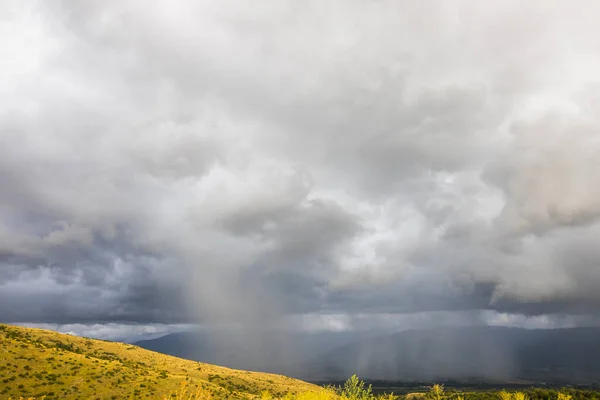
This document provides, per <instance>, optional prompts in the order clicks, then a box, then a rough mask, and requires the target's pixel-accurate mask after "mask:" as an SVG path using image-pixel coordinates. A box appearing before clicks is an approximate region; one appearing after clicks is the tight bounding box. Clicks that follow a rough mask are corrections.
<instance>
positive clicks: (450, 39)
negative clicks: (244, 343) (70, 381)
mask: <svg viewBox="0 0 600 400" xmlns="http://www.w3.org/2000/svg"><path fill="white" fill-rule="evenodd" d="M2 8H3V10H2V15H4V16H5V17H4V18H3V19H2V20H1V21H0V29H1V30H2V32H8V33H7V34H6V35H0V48H1V49H2V50H3V54H8V55H9V56H8V57H7V60H9V61H7V62H6V63H3V65H2V66H0V76H2V78H0V93H1V94H0V110H2V111H0V188H1V190H0V320H3V321H13V322H14V321H17V322H18V321H21V322H23V321H25V322H38V323H42V322H44V323H57V324H68V323H84V322H85V323H86V324H92V323H95V322H101V323H109V322H120V323H123V324H125V325H126V324H128V323H143V324H151V323H165V324H172V323H183V322H198V321H203V322H206V321H216V320H219V321H223V320H224V321H235V320H237V321H239V320H244V321H253V320H260V321H261V322H260V323H261V324H263V323H267V322H266V321H268V322H269V323H274V324H277V323H279V322H277V321H286V320H287V318H292V319H293V318H300V319H302V316H311V317H310V318H313V319H314V318H316V319H317V320H318V318H319V316H323V318H325V319H327V318H329V319H331V318H333V317H330V316H331V315H338V316H340V317H336V318H338V319H335V318H334V319H333V320H334V321H337V322H335V323H334V325H335V324H338V322H339V321H342V322H344V321H345V322H344V323H339V324H338V325H340V324H341V325H340V326H342V325H343V326H344V327H347V326H352V323H350V322H348V321H358V320H360V318H363V319H362V320H363V321H365V320H368V318H369V316H372V319H370V321H375V320H379V319H387V320H389V321H393V320H394V318H400V316H402V318H408V319H399V320H401V321H404V323H412V322H414V321H415V320H410V318H409V317H407V316H406V315H408V314H415V315H421V314H422V313H432V312H433V313H435V312H444V313H450V314H453V315H456V316H457V317H456V318H457V321H463V320H464V321H466V320H469V321H470V320H471V319H470V317H468V318H466V317H465V318H466V319H463V317H461V316H460V315H462V314H461V313H463V314H469V315H471V314H470V313H475V314H477V315H479V314H478V313H481V311H480V310H488V312H495V313H497V314H495V315H505V314H506V315H512V316H513V317H506V318H508V319H510V318H513V319H511V321H520V322H519V323H521V324H526V322H524V320H522V319H521V318H525V319H527V318H529V319H530V320H531V321H537V320H536V318H541V316H543V317H544V318H548V319H551V318H556V319H557V321H560V320H561V318H567V317H564V316H565V315H567V316H568V318H572V321H584V320H586V318H592V319H593V318H595V315H596V314H597V310H598V306H599V305H600V299H599V297H598V295H597V294H596V290H595V288H596V287H597V286H598V284H600V274H599V273H598V271H600V268H598V267H599V266H598V265H597V264H598V263H597V260H598V259H600V257H599V256H600V254H598V250H597V246H596V244H595V242H596V240H595V239H596V238H597V237H598V235H599V234H600V232H599V231H598V230H599V229H600V222H599V221H600V220H599V216H600V207H599V205H600V191H599V190H598V188H599V187H600V182H599V181H598V179H599V178H598V176H599V175H598V174H597V173H596V171H598V170H599V169H600V158H598V157H597V154H599V152H600V141H599V139H598V138H599V137H600V134H599V131H600V120H599V119H598V115H600V114H599V113H598V111H599V107H600V102H598V96H597V94H596V93H598V92H597V90H596V89H597V87H598V79H597V74H596V72H595V71H597V70H598V68H599V67H600V58H598V57H597V56H595V54H596V52H595V50H594V49H597V48H598V46H600V39H598V38H599V37H600V35H596V34H595V33H596V31H597V27H596V26H597V24H596V20H595V18H593V16H594V15H595V14H597V11H600V10H598V9H597V8H598V5H596V4H595V3H593V2H587V3H586V7H580V8H577V9H575V8H573V7H567V6H565V5H564V4H563V3H562V2H558V1H550V2H544V3H543V4H542V3H541V2H539V3H536V2H533V3H530V4H528V5H526V6H523V5H522V4H517V3H516V2H495V1H492V2H486V3H485V4H480V5H474V4H472V3H467V2H460V1H459V2H455V3H447V2H432V3H430V4H425V3H423V4H421V3H419V4H418V5H415V4H408V3H393V4H392V3H390V2H367V3H365V2H360V1H334V2H329V3H327V4H325V3H322V2H317V1H314V2H312V1H309V2H303V3H302V4H299V3H294V2H287V1H279V2H274V1H263V2H259V4H258V5H257V4H255V3H253V4H252V5H248V4H246V3H244V2H241V1H238V0H229V1H225V2H219V3H214V2H208V1H206V2H195V3H193V2H189V3H185V2H184V3H182V4H181V5H180V6H179V7H174V6H172V4H169V3H168V2H158V3H156V4H155V5H154V6H153V7H147V6H146V5H145V4H144V3H142V2H138V1H132V2H111V1H109V2H104V3H102V5H89V4H81V3H76V2H68V1H67V2H61V3H60V4H52V5H50V4H46V3H43V4H42V2H33V3H30V4H29V5H25V4H21V3H19V4H17V3H15V4H12V5H3V6H2ZM359 315H360V316H362V317H357V316H359ZM343 316H345V317H343ZM394 316H395V317H394ZM344 318H346V319H344ZM357 318H358V319H357ZM475 319H476V320H477V321H481V319H480V318H479V317H477V318H475ZM425 320H427V321H429V320H428V319H425ZM488 320H489V318H488V319H486V318H483V321H484V322H486V321H488ZM500 320H502V319H500ZM411 321H412V322H411ZM569 321H571V320H569ZM373 323H374V324H375V322H373ZM390 323H391V324H392V325H394V323H392V322H390ZM309 325H310V324H309ZM338 325H335V326H338ZM376 325H377V326H379V325H381V324H380V323H376ZM550 325H551V324H550ZM291 326H298V325H297V324H296V323H291Z"/></svg>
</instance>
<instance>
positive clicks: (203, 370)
mask: <svg viewBox="0 0 600 400" xmlns="http://www.w3.org/2000/svg"><path fill="white" fill-rule="evenodd" d="M183 381H185V382H186V383H187V384H188V386H189V387H190V388H192V389H193V388H196V387H198V386H199V387H202V388H204V389H207V390H210V391H211V392H212V396H213V398H223V399H246V398H253V397H256V396H258V395H260V393H261V392H262V391H264V390H268V391H269V392H271V393H273V394H275V395H283V394H284V393H288V392H290V393H298V392H304V391H318V390H321V388H320V387H318V386H315V385H311V384H309V383H306V382H302V381H299V380H295V379H292V378H288V377H284V376H281V375H273V374H265V373H257V372H249V371H240V370H233V369H229V368H224V367H218V366H215V365H210V364H205V363H199V362H196V361H189V360H184V359H180V358H176V357H172V356H168V355H165V354H160V353H155V352H152V351H149V350H145V349H142V348H140V347H138V346H134V345H130V344H125V343H115V342H107V341H101V340H94V339H87V338H80V337H76V336H70V335H64V334H60V333H57V332H54V331H48V330H42V329H32V328H23V327H17V326H10V325H3V324H0V399H3V398H8V397H10V396H12V397H17V398H18V397H19V396H24V397H27V396H42V395H46V399H47V400H50V399H54V398H60V399H81V398H86V399H88V398H90V399H123V398H136V399H137V398H161V397H162V395H168V394H169V393H171V392H174V391H176V390H178V389H179V387H180V385H181V383H182V382H183Z"/></svg>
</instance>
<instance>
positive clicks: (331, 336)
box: [135, 331, 372, 373]
mask: <svg viewBox="0 0 600 400" xmlns="http://www.w3.org/2000/svg"><path fill="white" fill-rule="evenodd" d="M369 337H372V335H371V336H369ZM364 338H365V335H364V334H359V333H354V332H320V333H292V332H281V331H270V332H260V333H252V332H248V331H243V332H241V333H234V332H226V331H222V332H219V331H213V332H178V333H172V334H169V335H166V336H162V337H160V338H157V339H151V340H141V341H139V342H136V343H135V344H136V345H138V346H140V347H142V348H145V349H148V350H153V351H157V352H160V353H165V354H170V355H173V356H176V357H181V358H187V359H190V360H197V361H202V362H206V363H211V364H217V365H223V366H227V367H230V368H238V369H248V370H254V371H263V372H276V373H283V371H294V372H298V371H302V370H303V368H304V365H305V364H306V363H308V362H310V361H311V360H312V359H314V358H315V357H316V356H318V355H319V354H323V353H325V352H328V351H330V350H331V349H334V348H337V347H340V346H343V345H345V344H348V343H352V342H355V341H357V340H362V339H364Z"/></svg>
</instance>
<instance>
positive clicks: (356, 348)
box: [136, 327, 600, 384]
mask: <svg viewBox="0 0 600 400" xmlns="http://www.w3.org/2000/svg"><path fill="white" fill-rule="evenodd" d="M217 336H219V337H218V338H216V339H215V336H214V335H212V336H208V335H206V334H190V333H185V334H171V335H167V336H164V337H162V338H159V339H154V340H145V341H141V342H138V343H136V344H137V345H139V346H140V347H143V348H147V349H150V350H154V351H158V352H162V353H166V354H171V355H175V356H178V357H183V358H188V359H193V360H199V361H204V362H209V363H216V364H221V365H226V366H229V367H234V368H243V369H253V370H260V371H268V372H276V373H281V374H286V375H291V376H294V377H297V378H301V379H307V380H322V381H326V380H343V379H346V378H347V377H348V376H350V375H352V374H354V373H356V374H358V375H359V376H360V377H361V378H363V379H372V380H391V381H442V380H479V381H488V382H495V381H499V382H508V381H515V380H526V381H535V382H547V383H573V384H588V383H600V329H599V328H572V329H554V330H525V329H517V328H503V327H467V328H442V329H436V330H413V331H405V332H400V333H395V334H391V335H385V336H382V337H367V338H365V337H364V336H361V335H360V334H357V333H334V332H330V333H323V334H313V335H310V334H301V333H298V334H292V335H289V334H288V335H282V334H264V333H263V334H261V335H250V336H244V335H241V334H239V335H229V336H227V335H217ZM252 336H254V337H252Z"/></svg>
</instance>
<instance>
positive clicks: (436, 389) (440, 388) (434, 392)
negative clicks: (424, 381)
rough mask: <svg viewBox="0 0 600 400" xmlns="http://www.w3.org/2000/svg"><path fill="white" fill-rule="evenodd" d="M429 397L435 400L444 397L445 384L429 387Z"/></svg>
mask: <svg viewBox="0 0 600 400" xmlns="http://www.w3.org/2000/svg"><path fill="white" fill-rule="evenodd" d="M429 397H431V398H432V399H434V400H442V399H443V398H444V385H439V384H437V383H436V384H435V385H433V386H431V387H430V388H429Z"/></svg>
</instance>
